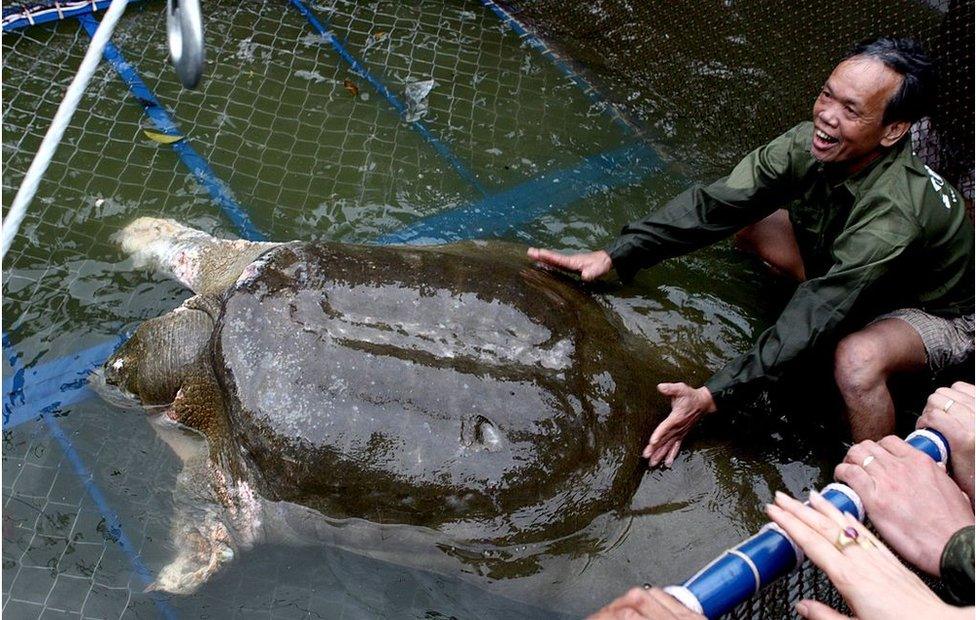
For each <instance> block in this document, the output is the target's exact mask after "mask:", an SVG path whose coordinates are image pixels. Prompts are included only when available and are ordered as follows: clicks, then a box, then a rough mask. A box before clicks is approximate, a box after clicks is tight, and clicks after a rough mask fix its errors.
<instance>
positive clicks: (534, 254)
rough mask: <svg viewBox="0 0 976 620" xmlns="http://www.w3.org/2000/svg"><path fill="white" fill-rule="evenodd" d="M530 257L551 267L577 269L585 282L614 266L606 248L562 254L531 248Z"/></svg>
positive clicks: (594, 278)
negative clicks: (581, 252)
mask: <svg viewBox="0 0 976 620" xmlns="http://www.w3.org/2000/svg"><path fill="white" fill-rule="evenodd" d="M528 255H529V258H531V259H532V260H534V261H538V262H540V263H542V264H543V265H546V266H549V267H556V268H557V269H563V270H565V271H575V272H576V273H579V274H580V278H582V279H583V281H584V282H591V281H593V280H596V279H597V278H599V277H600V276H603V275H606V274H607V273H609V272H610V270H611V269H612V268H613V261H612V260H610V255H609V254H607V253H606V252H605V251H604V250H597V251H596V252H586V253H584V254H560V253H559V252H553V251H552V250H540V249H539V248H529V251H528Z"/></svg>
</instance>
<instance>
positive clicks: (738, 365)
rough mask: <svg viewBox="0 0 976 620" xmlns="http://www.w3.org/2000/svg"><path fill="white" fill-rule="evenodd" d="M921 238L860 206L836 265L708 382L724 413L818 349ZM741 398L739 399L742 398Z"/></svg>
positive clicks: (902, 220)
mask: <svg viewBox="0 0 976 620" xmlns="http://www.w3.org/2000/svg"><path fill="white" fill-rule="evenodd" d="M917 235H918V227H917V225H916V224H915V223H914V222H912V221H910V220H909V219H907V218H906V217H905V216H903V215H902V214H901V213H900V212H899V211H898V210H896V209H892V208H891V204H890V199H888V198H884V197H876V198H874V199H866V200H863V201H860V202H859V203H858V204H856V205H855V207H854V209H853V210H852V213H851V215H850V218H849V219H848V226H847V228H845V229H844V230H843V231H842V232H841V234H840V235H838V237H837V239H836V240H835V241H834V244H833V246H832V248H831V253H832V259H833V266H832V267H831V268H830V269H829V270H828V271H827V273H825V274H824V275H823V276H820V277H817V278H812V279H810V280H807V281H806V282H803V283H801V284H800V285H799V286H798V287H797V289H796V292H795V293H794V294H793V297H792V298H791V299H790V301H789V303H787V305H786V308H785V309H784V310H783V312H782V314H780V316H779V318H778V319H777V320H776V323H775V324H774V325H773V326H772V327H770V328H769V329H767V330H766V331H765V332H763V334H762V335H761V336H759V339H758V341H757V342H756V344H755V345H754V346H753V347H752V349H751V350H749V351H748V352H747V353H745V354H744V355H742V356H740V357H738V358H736V359H735V360H733V361H732V362H730V363H729V364H728V365H726V366H725V367H724V368H722V369H721V370H720V371H719V372H718V373H716V374H715V375H714V376H712V378H711V379H709V380H708V381H707V382H706V384H705V385H706V387H708V389H709V390H710V391H711V392H712V396H713V398H714V399H715V403H716V405H717V406H718V407H719V408H721V407H722V406H723V405H728V404H729V403H730V401H732V400H738V398H736V397H737V396H738V397H741V396H743V394H741V391H742V388H743V387H744V386H745V385H747V384H750V383H752V384H753V385H752V386H750V388H754V387H755V385H756V383H755V382H757V380H763V381H769V382H772V381H775V380H777V379H778V378H779V376H780V375H781V374H782V370H783V367H784V365H786V364H787V363H788V362H791V361H793V360H794V359H795V358H796V357H797V356H799V355H800V353H802V352H803V351H805V350H807V349H810V348H812V347H815V346H816V345H817V344H818V343H819V342H820V341H821V340H822V338H823V337H825V336H827V335H829V334H831V333H832V332H833V331H834V330H835V329H836V328H837V326H838V325H839V324H840V322H841V321H842V320H843V319H844V318H845V317H846V316H848V314H849V313H850V311H851V309H852V308H853V307H854V306H855V304H856V302H857V301H858V299H859V298H860V297H861V296H862V295H863V294H864V293H865V291H866V290H867V289H868V287H869V286H870V285H871V284H873V283H874V282H876V281H877V280H878V279H879V278H880V277H881V276H883V275H884V274H885V273H886V272H887V271H888V269H889V268H890V266H891V263H892V261H894V260H895V259H896V258H898V256H900V255H901V254H902V253H903V252H904V251H905V250H906V248H907V247H908V246H909V245H910V244H911V242H912V240H913V239H914V238H915V237H916V236H917ZM737 393H739V394H737Z"/></svg>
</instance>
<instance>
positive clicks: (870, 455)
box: [861, 454, 874, 469]
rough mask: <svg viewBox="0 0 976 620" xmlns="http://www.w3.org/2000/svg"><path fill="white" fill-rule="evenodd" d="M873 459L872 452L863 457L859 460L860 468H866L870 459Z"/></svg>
mask: <svg viewBox="0 0 976 620" xmlns="http://www.w3.org/2000/svg"><path fill="white" fill-rule="evenodd" d="M873 460H874V455H873V454H869V455H867V456H866V457H864V460H863V461H861V469H864V468H866V467H867V466H868V465H870V464H871V461H873Z"/></svg>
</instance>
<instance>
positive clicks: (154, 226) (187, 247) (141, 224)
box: [116, 217, 280, 293]
mask: <svg viewBox="0 0 976 620" xmlns="http://www.w3.org/2000/svg"><path fill="white" fill-rule="evenodd" d="M116 240H117V241H118V242H119V243H120V245H121V246H122V249H123V250H124V251H125V252H126V253H128V254H130V255H131V256H132V258H133V260H134V261H135V263H136V266H138V267H144V266H149V267H151V268H154V269H157V270H159V271H160V272H162V273H164V274H166V275H168V276H170V277H171V278H173V279H175V280H176V281H178V282H180V283H181V284H183V285H184V286H186V287H187V288H189V289H190V290H192V291H193V292H195V293H219V292H221V291H224V290H226V289H227V288H228V287H229V286H231V285H232V284H234V282H235V281H236V280H237V278H238V277H239V276H240V275H241V272H243V271H244V268H245V267H247V266H248V265H249V264H251V263H252V262H254V260H256V259H257V258H258V257H259V256H260V255H261V254H262V253H264V252H266V251H267V250H269V249H271V248H273V247H276V246H278V245H280V244H279V243H268V242H258V241H246V240H244V239H218V238H216V237H214V236H212V235H208V234H207V233H205V232H203V231H200V230H197V229H195V228H190V227H189V226H184V225H183V224H180V223H179V222H177V221H175V220H167V219H160V218H154V217H140V218H139V219H137V220H135V221H134V222H132V223H131V224H129V225H128V226H126V227H125V228H123V229H122V230H121V231H120V232H119V233H118V235H117V237H116Z"/></svg>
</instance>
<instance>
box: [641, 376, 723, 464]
mask: <svg viewBox="0 0 976 620" xmlns="http://www.w3.org/2000/svg"><path fill="white" fill-rule="evenodd" d="M657 391H658V392H660V393H661V394H664V395H665V396H667V397H669V398H670V399H671V414H670V415H669V416H668V417H667V418H665V420H664V422H661V423H660V424H659V425H658V427H657V428H656V429H654V433H653V434H652V435H651V439H650V441H648V443H647V447H646V448H644V453H643V455H644V458H646V459H648V465H650V466H651V467H655V466H657V465H658V464H659V463H661V462H663V463H664V466H665V467H671V465H672V464H673V463H674V459H675V457H676V456H678V450H680V449H681V442H682V441H683V440H684V438H685V435H687V434H688V431H690V430H691V429H692V427H693V426H694V425H695V422H697V421H698V418H700V417H701V416H702V415H704V414H706V413H712V412H713V411H715V400H714V399H712V393H711V392H710V391H709V390H708V388H707V387H700V388H693V387H691V386H689V385H687V384H685V383H659V384H658V386H657Z"/></svg>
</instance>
